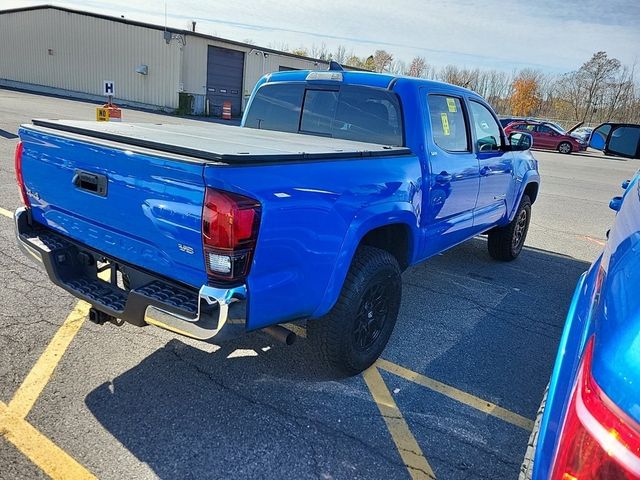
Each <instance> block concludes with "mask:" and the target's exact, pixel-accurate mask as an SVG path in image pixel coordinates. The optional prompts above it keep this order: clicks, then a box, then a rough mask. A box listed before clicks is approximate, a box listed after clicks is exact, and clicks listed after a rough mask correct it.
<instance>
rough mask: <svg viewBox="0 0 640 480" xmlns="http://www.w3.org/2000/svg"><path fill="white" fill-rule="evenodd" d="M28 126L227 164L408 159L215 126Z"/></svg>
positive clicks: (358, 146) (372, 147) (330, 141)
mask: <svg viewBox="0 0 640 480" xmlns="http://www.w3.org/2000/svg"><path fill="white" fill-rule="evenodd" d="M32 122H33V125H25V127H26V128H29V129H32V130H36V131H38V130H40V131H46V132H47V133H55V134H58V135H61V136H64V133H67V134H72V135H74V136H75V135H82V136H86V137H91V138H95V139H99V140H103V141H110V142H117V143H120V144H125V145H131V146H137V147H142V148H145V149H150V150H155V151H158V152H165V153H171V154H177V155H184V156H187V157H192V158H195V159H200V160H206V161H212V162H219V163H227V164H255V163H273V162H288V161H293V162H299V161H304V160H335V159H341V158H358V157H386V156H392V155H396V156H397V155H403V154H410V153H411V151H410V150H409V149H408V148H407V147H392V146H387V145H378V144H374V143H364V142H355V141H352V140H341V139H336V138H329V137H320V136H314V135H301V134H298V133H286V132H276V131H271V130H257V129H253V128H242V127H236V126H231V125H221V124H217V123H203V124H202V125H193V124H191V125H172V124H155V123H113V122H112V123H107V122H94V121H68V120H42V119H34V120H32ZM51 130H54V131H55V132H51Z"/></svg>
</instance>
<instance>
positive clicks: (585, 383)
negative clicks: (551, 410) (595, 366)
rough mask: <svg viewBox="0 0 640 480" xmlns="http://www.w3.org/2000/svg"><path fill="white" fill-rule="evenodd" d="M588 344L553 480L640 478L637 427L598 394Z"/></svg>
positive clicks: (555, 460)
mask: <svg viewBox="0 0 640 480" xmlns="http://www.w3.org/2000/svg"><path fill="white" fill-rule="evenodd" d="M593 343H594V339H593V337H591V339H590V340H589V342H588V344H587V346H586V348H585V352H584V357H583V359H582V363H581V365H580V369H579V371H578V377H577V380H576V384H575V386H574V389H573V393H572V394H571V401H570V402H569V406H568V410H567V414H566V417H565V421H564V425H563V426H562V431H561V434H560V440H559V444H558V450H557V453H556V457H555V459H554V465H553V474H552V476H551V478H552V479H553V480H574V479H579V480H589V479H594V480H595V479H607V480H618V479H625V480H627V479H638V478H640V426H639V425H638V424H637V423H636V422H635V421H634V420H633V419H631V418H630V417H629V416H628V415H626V414H625V413H624V412H622V411H621V410H620V409H619V408H618V407H617V406H616V405H615V404H614V403H613V402H612V401H611V400H610V399H609V398H608V397H607V396H606V395H605V393H604V392H603V391H602V389H601V388H600V387H599V386H598V384H597V383H596V382H595V380H594V378H593V375H592V373H591V359H592V356H593Z"/></svg>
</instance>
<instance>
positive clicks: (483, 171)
mask: <svg viewBox="0 0 640 480" xmlns="http://www.w3.org/2000/svg"><path fill="white" fill-rule="evenodd" d="M490 173H491V167H482V168H481V169H480V175H482V176H483V177H486V176H487V175H489V174H490Z"/></svg>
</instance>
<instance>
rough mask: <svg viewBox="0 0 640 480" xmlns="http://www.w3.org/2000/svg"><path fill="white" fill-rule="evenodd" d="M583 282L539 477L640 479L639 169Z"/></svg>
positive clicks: (542, 442)
mask: <svg viewBox="0 0 640 480" xmlns="http://www.w3.org/2000/svg"><path fill="white" fill-rule="evenodd" d="M622 188H623V189H625V192H624V195H622V196H620V197H614V198H613V199H612V200H611V203H610V206H611V208H612V209H614V210H616V211H618V214H617V217H616V221H615V224H614V225H613V227H612V228H611V230H610V232H609V235H608V241H607V243H606V246H605V248H604V251H603V252H602V255H600V257H599V258H598V259H597V260H596V261H595V262H594V263H593V265H592V266H591V268H590V269H589V271H588V272H586V273H584V274H583V275H582V277H581V278H580V280H579V282H578V286H577V288H576V290H575V293H574V296H573V300H572V302H571V307H570V309H569V313H568V316H567V321H566V324H565V328H564V332H563V335H562V338H561V340H560V346H559V348H558V357H557V359H556V364H555V367H554V370H553V374H552V376H551V382H550V384H549V392H548V397H547V403H546V406H545V410H544V414H543V417H542V421H541V424H540V431H539V433H538V444H537V447H536V453H535V458H534V465H533V478H534V479H537V480H538V479H539V480H541V479H549V478H551V479H554V480H555V479H558V480H573V479H580V480H587V479H606V480H616V479H636V478H640V171H639V172H638V173H637V174H636V176H635V178H634V179H633V180H627V181H625V182H623V184H622Z"/></svg>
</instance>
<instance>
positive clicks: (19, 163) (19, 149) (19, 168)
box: [15, 142, 31, 207]
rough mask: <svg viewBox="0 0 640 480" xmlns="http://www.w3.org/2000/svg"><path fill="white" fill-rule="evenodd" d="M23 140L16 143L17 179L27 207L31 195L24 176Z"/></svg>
mask: <svg viewBox="0 0 640 480" xmlns="http://www.w3.org/2000/svg"><path fill="white" fill-rule="evenodd" d="M22 150H23V146H22V142H18V145H16V155H15V167H16V180H17V181H18V188H19V189H20V196H21V197H22V203H23V204H24V206H25V207H30V206H31V203H30V202H29V197H28V196H27V187H25V185H24V178H23V176H22Z"/></svg>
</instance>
